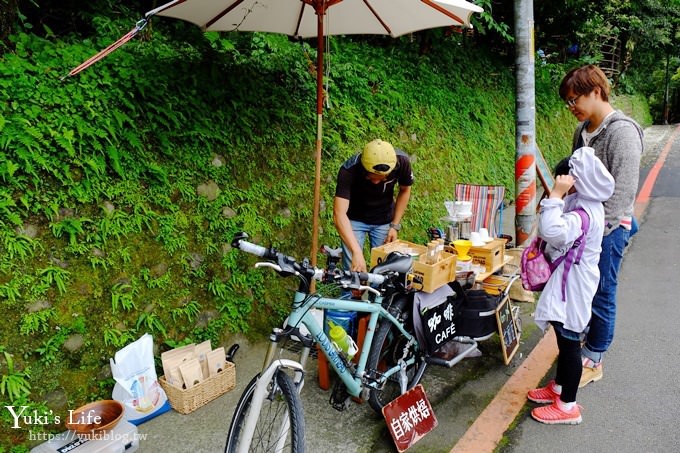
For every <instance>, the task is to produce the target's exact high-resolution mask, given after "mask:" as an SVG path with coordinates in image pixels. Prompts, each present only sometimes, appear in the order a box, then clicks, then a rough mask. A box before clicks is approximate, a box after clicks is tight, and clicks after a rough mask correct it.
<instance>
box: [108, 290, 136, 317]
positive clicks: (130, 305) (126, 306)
mask: <svg viewBox="0 0 680 453" xmlns="http://www.w3.org/2000/svg"><path fill="white" fill-rule="evenodd" d="M119 308H120V309H123V310H125V311H130V310H132V309H135V308H137V305H136V304H135V290H134V288H133V287H132V285H130V284H129V283H116V284H115V285H113V287H111V309H112V311H113V312H114V313H116V312H117V311H118V309H119Z"/></svg>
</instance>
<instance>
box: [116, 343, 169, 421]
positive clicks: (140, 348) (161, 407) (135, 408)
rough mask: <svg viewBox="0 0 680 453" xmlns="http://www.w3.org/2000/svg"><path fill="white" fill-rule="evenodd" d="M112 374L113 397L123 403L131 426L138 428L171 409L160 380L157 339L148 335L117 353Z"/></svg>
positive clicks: (126, 417)
mask: <svg viewBox="0 0 680 453" xmlns="http://www.w3.org/2000/svg"><path fill="white" fill-rule="evenodd" d="M111 373H112V374H113V378H114V379H115V380H116V385H115V386H114V388H113V394H112V397H113V399H115V400H118V401H120V402H121V403H123V406H125V419H126V420H127V421H129V422H130V423H132V424H134V425H138V424H140V423H143V422H145V421H147V420H149V419H151V418H153V417H155V416H157V415H160V414H162V413H164V412H167V411H168V410H169V409H170V404H169V403H168V398H167V396H166V395H165V391H164V390H163V389H162V388H161V386H160V384H159V382H158V378H157V376H156V368H155V366H154V359H153V338H152V337H151V335H149V334H148V333H146V334H144V335H142V337H141V338H139V339H138V340H137V341H135V342H134V343H130V344H129V345H127V346H125V347H124V348H123V349H121V350H120V351H118V352H116V354H115V356H114V358H113V359H111Z"/></svg>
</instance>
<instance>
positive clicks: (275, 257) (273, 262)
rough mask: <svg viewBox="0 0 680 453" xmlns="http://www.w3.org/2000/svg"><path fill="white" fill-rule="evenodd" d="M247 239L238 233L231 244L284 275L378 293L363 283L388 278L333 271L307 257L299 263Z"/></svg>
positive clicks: (378, 275) (363, 273)
mask: <svg viewBox="0 0 680 453" xmlns="http://www.w3.org/2000/svg"><path fill="white" fill-rule="evenodd" d="M246 239H248V235H247V234H246V233H237V234H236V235H235V236H234V239H233V240H232V242H231V246H232V247H234V248H236V249H239V250H241V251H243V252H246V253H250V254H252V255H255V256H259V257H260V258H265V259H266V260H268V262H260V263H257V264H256V265H255V266H256V267H270V268H272V269H274V270H275V271H276V272H277V273H278V274H279V275H281V276H283V277H287V276H290V275H297V276H303V275H304V276H307V277H309V278H311V279H313V280H317V281H326V282H338V283H339V284H340V286H343V287H346V288H353V289H359V290H368V291H371V292H374V293H378V294H379V292H378V291H376V290H375V288H372V287H370V286H365V285H362V282H365V283H368V284H369V285H377V286H380V285H382V284H383V283H384V282H385V281H386V280H387V276H386V275H383V274H375V273H371V272H353V271H346V270H341V269H337V268H336V269H333V270H332V271H327V270H324V269H319V268H316V267H314V266H311V265H310V264H309V263H308V261H307V260H306V259H305V260H303V262H302V263H299V262H298V261H297V260H295V258H293V257H291V256H287V255H285V254H283V253H281V252H278V251H277V250H276V249H274V248H266V247H263V246H261V245H257V244H254V243H252V242H249V241H247V240H246Z"/></svg>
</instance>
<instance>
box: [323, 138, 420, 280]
mask: <svg viewBox="0 0 680 453" xmlns="http://www.w3.org/2000/svg"><path fill="white" fill-rule="evenodd" d="M397 184H399V192H398V194H397V197H396V201H395V198H394V187H395V186H396V185H397ZM411 185H413V172H412V170H411V162H410V160H409V158H408V156H407V155H406V154H405V153H404V152H403V151H401V150H395V149H394V147H393V146H392V145H391V144H390V143H388V142H386V141H383V140H373V141H372V142H370V143H368V144H367V145H366V146H365V147H364V150H363V151H362V152H361V153H359V154H356V155H354V156H352V157H350V158H349V159H347V161H345V163H344V164H342V166H341V167H340V171H338V179H337V186H336V188H335V199H334V202H333V220H334V222H335V227H336V228H337V230H338V233H339V234H340V238H341V239H342V251H343V263H344V268H345V269H348V270H353V271H358V272H366V271H367V266H366V260H365V258H364V253H363V247H364V240H365V238H366V235H368V237H369V241H370V244H371V247H377V246H380V245H382V244H384V243H387V242H392V241H394V240H396V239H397V234H398V233H399V230H400V229H401V217H402V216H403V215H404V211H405V210H406V205H408V200H409V198H410V197H411Z"/></svg>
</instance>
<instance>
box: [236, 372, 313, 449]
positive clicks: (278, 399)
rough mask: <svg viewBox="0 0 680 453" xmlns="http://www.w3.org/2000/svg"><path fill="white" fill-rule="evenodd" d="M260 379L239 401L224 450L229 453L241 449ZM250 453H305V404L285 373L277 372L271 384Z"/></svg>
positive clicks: (254, 379) (246, 390)
mask: <svg viewBox="0 0 680 453" xmlns="http://www.w3.org/2000/svg"><path fill="white" fill-rule="evenodd" d="M259 377H260V375H259V374H258V375H257V376H255V377H254V378H253V379H252V380H251V381H250V383H249V384H248V386H247V387H246V389H245V390H244V391H243V394H242V395H241V398H240V399H239V402H238V405H237V406H236V410H235V411H234V417H233V418H232V420H231V426H230V427H229V433H228V435H227V443H226V446H225V447H224V451H225V452H226V453H236V452H237V451H238V450H239V448H240V445H241V442H242V438H243V434H244V433H243V429H244V428H245V424H246V420H247V418H248V414H249V413H250V408H251V406H252V402H253V395H254V393H255V386H256V385H257V381H258V378H259ZM286 423H288V424H289V427H288V429H287V430H286V429H285V424H286ZM282 431H284V432H282ZM284 437H285V438H284ZM281 442H283V449H282V450H278V449H277V446H279V444H280V443H281ZM248 451H249V452H273V451H284V452H291V453H303V452H304V451H305V419H304V414H303V412H302V403H301V402H300V397H299V395H298V393H297V389H296V388H295V384H294V383H293V380H292V379H291V377H290V376H288V375H287V374H286V373H285V372H284V371H283V370H278V371H277V372H276V374H274V378H273V379H272V381H271V382H270V383H269V388H268V392H267V394H266V396H265V400H264V401H263V403H262V410H261V411H260V414H259V416H258V419H257V426H256V427H255V432H254V433H253V440H252V442H251V443H250V446H249V448H248Z"/></svg>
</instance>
